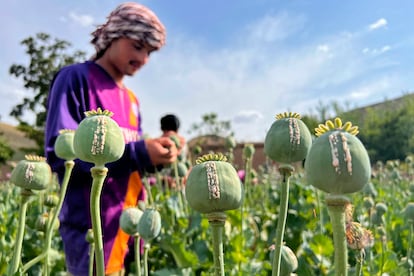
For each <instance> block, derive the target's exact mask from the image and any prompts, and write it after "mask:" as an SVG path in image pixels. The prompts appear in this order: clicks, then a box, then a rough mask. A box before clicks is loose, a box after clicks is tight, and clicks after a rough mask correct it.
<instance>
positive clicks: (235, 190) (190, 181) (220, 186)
mask: <svg viewBox="0 0 414 276" xmlns="http://www.w3.org/2000/svg"><path fill="white" fill-rule="evenodd" d="M226 161H227V159H226V157H225V156H224V155H223V154H221V153H220V154H207V155H203V156H202V157H199V158H198V159H197V160H196V165H195V166H194V167H193V168H192V169H191V171H190V173H189V175H188V177H187V183H186V186H185V195H186V198H187V201H188V204H189V205H190V206H191V207H192V208H193V209H194V210H196V211H198V212H200V213H212V212H223V211H227V210H233V209H237V208H239V207H240V205H241V202H242V184H241V182H240V179H239V176H238V174H237V171H236V169H235V168H234V167H233V166H232V165H231V164H230V163H228V162H226Z"/></svg>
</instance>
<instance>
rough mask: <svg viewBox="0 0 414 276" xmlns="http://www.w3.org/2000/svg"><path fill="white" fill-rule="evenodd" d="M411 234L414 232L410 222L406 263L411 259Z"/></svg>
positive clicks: (413, 225) (412, 224)
mask: <svg viewBox="0 0 414 276" xmlns="http://www.w3.org/2000/svg"><path fill="white" fill-rule="evenodd" d="M413 232H414V223H413V222H412V221H410V237H409V238H410V240H409V243H408V249H407V262H408V261H409V260H410V259H411V248H412V243H413Z"/></svg>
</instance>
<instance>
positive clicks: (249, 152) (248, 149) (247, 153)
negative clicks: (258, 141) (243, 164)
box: [243, 143, 256, 159]
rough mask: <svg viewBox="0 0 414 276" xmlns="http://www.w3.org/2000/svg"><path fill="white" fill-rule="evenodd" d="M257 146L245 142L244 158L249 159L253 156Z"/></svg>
mask: <svg viewBox="0 0 414 276" xmlns="http://www.w3.org/2000/svg"><path fill="white" fill-rule="evenodd" d="M255 150H256V149H255V148H254V145H253V144H250V143H249V144H245V145H244V147H243V158H245V159H248V158H252V157H253V155H254V152H255Z"/></svg>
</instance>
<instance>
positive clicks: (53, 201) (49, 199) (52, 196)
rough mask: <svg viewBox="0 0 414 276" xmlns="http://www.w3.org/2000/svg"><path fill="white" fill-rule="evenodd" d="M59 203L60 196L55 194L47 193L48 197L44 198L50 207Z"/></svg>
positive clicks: (46, 204)
mask: <svg viewBox="0 0 414 276" xmlns="http://www.w3.org/2000/svg"><path fill="white" fill-rule="evenodd" d="M58 203H59V197H58V196H57V195H55V194H49V195H46V197H45V198H44V199H43V204H44V205H45V206H47V207H50V208H53V207H56V206H57V205H58Z"/></svg>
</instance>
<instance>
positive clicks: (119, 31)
mask: <svg viewBox="0 0 414 276" xmlns="http://www.w3.org/2000/svg"><path fill="white" fill-rule="evenodd" d="M165 35H166V31H165V27H164V25H163V24H162V23H161V22H160V20H159V19H158V17H157V16H156V15H155V14H154V12H152V11H151V10H150V9H148V8H147V7H145V6H143V5H140V4H138V3H134V2H127V3H123V4H121V5H119V6H118V7H117V8H116V9H115V10H114V11H112V12H111V14H110V15H109V16H108V20H107V22H106V23H105V24H103V25H100V26H99V27H98V28H97V29H96V30H95V31H94V32H93V33H92V36H93V38H92V40H91V43H92V44H94V45H95V49H96V57H95V59H96V58H98V57H99V56H101V55H102V54H103V53H104V52H105V50H106V49H107V48H108V47H109V45H110V44H111V42H112V41H113V40H114V39H117V38H120V37H127V38H131V39H134V40H138V41H142V42H144V43H146V44H148V45H149V46H150V47H152V48H154V49H155V50H158V49H160V48H161V47H162V46H163V45H164V44H165Z"/></svg>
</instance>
